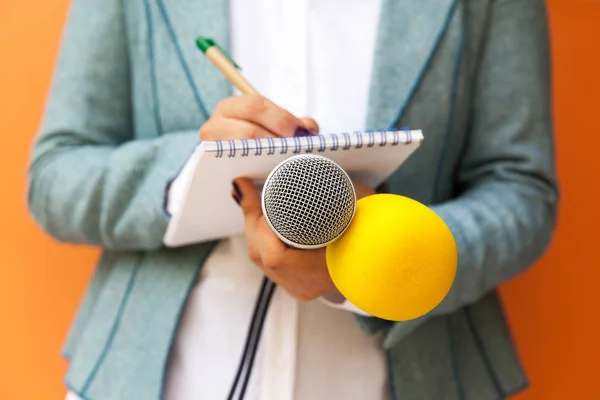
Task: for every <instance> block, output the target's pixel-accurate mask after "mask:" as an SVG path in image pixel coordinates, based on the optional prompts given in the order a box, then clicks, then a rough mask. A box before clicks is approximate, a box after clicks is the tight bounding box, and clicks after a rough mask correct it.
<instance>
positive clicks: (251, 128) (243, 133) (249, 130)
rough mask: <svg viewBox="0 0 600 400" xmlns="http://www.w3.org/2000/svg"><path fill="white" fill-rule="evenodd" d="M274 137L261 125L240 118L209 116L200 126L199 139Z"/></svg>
mask: <svg viewBox="0 0 600 400" xmlns="http://www.w3.org/2000/svg"><path fill="white" fill-rule="evenodd" d="M265 137H276V136H275V135H274V134H272V133H271V132H269V131H268V130H266V129H264V128H263V127H261V126H259V125H256V124H253V123H251V122H248V121H244V120H241V119H232V118H218V117H217V118H211V119H209V120H208V121H206V123H205V124H204V125H202V128H200V140H201V141H209V140H223V139H225V138H226V139H227V140H237V139H254V138H265Z"/></svg>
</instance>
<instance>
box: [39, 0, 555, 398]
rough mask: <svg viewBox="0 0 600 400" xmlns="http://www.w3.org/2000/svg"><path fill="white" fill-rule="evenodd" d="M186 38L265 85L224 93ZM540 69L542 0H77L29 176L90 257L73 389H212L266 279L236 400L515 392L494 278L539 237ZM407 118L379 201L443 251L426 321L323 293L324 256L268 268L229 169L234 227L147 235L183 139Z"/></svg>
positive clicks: (542, 170)
mask: <svg viewBox="0 0 600 400" xmlns="http://www.w3.org/2000/svg"><path fill="white" fill-rule="evenodd" d="M198 34H202V35H206V36H210V37H213V38H215V39H216V41H217V42H218V43H221V44H227V47H229V48H230V50H231V53H232V56H233V58H234V59H235V60H236V61H237V62H238V63H239V64H240V65H241V66H242V67H243V68H244V74H245V76H246V77H247V78H248V79H249V80H250V82H252V83H253V84H254V85H255V86H256V87H257V88H258V89H259V91H260V92H261V93H262V94H264V95H265V97H264V98H263V97H261V96H236V95H232V94H233V93H232V91H231V87H230V85H229V84H228V82H227V81H226V80H225V79H224V78H223V77H222V76H221V75H220V74H219V72H218V71H217V70H216V69H215V68H214V67H213V66H212V65H211V64H210V62H208V61H207V60H205V59H204V58H203V57H202V54H201V53H199V52H198V51H197V49H195V48H194V39H195V37H196V36H197V35H198ZM548 63H549V49H548V38H547V25H546V14H545V6H544V2H543V1H542V0H532V1H527V2H524V1H520V0H503V1H494V2H492V1H490V2H485V1H480V0H463V1H461V0H432V1H427V2H423V1H412V2H394V1H382V2H381V3H379V2H378V1H369V2H365V1H361V0H352V1H348V0H345V1H343V2H341V1H335V0H319V1H314V2H308V1H300V0H298V1H289V0H286V1H283V0H263V1H254V2H248V1H244V0H232V1H230V2H225V1H222V0H199V1H191V0H181V1H179V2H168V1H165V0H139V1H128V2H122V1H118V0H104V1H99V0H75V1H74V2H73V5H72V10H71V13H70V16H69V19H68V23H67V27H66V32H65V36H64V39H63V44H62V50H61V54H60V57H59V62H58V66H57V69H56V75H55V77H54V82H53V87H52V91H51V93H50V96H49V99H48V105H47V109H46V113H45V117H44V121H43V124H42V127H41V131H40V134H39V136H38V138H37V139H36V142H35V147H34V151H33V157H32V163H31V168H30V189H29V204H30V208H31V211H32V213H33V215H34V216H35V218H36V220H37V221H38V222H39V224H40V225H41V226H42V227H43V228H44V229H45V230H46V231H47V232H49V234H51V235H53V236H54V237H56V238H57V239H59V240H62V241H66V242H70V243H86V244H92V245H96V246H99V247H101V248H102V249H103V254H102V257H101V259H100V261H99V263H98V267H97V269H96V272H95V275H94V277H93V279H92V281H91V283H90V286H89V289H88V291H87V293H86V295H85V298H84V299H83V301H82V303H81V306H80V309H79V312H78V315H77V318H76V319H75V322H74V324H73V327H72V329H71V332H70V335H69V338H68V341H67V345H66V348H65V355H66V357H67V358H68V359H69V360H70V368H69V371H68V374H67V377H66V382H67V385H68V387H69V390H70V396H72V397H73V398H77V397H79V398H83V399H94V400H102V399H155V398H165V399H168V400H176V399H192V398H209V399H212V398H215V399H220V398H226V396H227V394H228V392H229V388H230V386H231V382H232V380H233V377H234V374H235V370H236V367H237V363H238V358H239V356H240V353H241V350H242V347H243V341H244V335H245V331H246V329H247V324H248V321H249V318H250V314H251V308H252V303H253V301H254V298H255V296H256V292H257V290H258V286H259V282H260V277H261V275H262V274H263V273H265V274H266V275H268V276H269V277H270V278H271V279H272V280H273V281H275V282H276V283H277V284H278V290H277V291H276V292H275V296H274V299H273V304H272V306H271V309H270V310H269V315H268V318H267V322H266V324H267V326H266V327H265V330H266V331H265V332H264V334H265V336H264V337H263V338H262V341H261V345H260V348H259V352H258V357H257V360H256V366H255V368H254V373H253V375H252V377H251V382H250V386H249V388H248V392H247V394H246V398H247V399H261V400H263V399H278V400H280V399H288V398H289V399H292V398H294V399H331V398H345V399H364V398H369V399H383V398H386V397H391V398H398V399H419V400H421V399H432V400H433V399H435V400H437V399H477V400H486V399H497V398H505V397H507V396H510V395H512V394H513V393H515V392H517V391H519V390H522V389H523V388H524V387H525V386H526V382H527V380H526V377H525V374H524V372H523V371H522V369H521V367H520V364H519V361H518V356H517V354H516V351H515V349H514V346H513V344H512V341H511V338H510V333H509V330H508V328H507V324H506V321H505V319H504V316H503V313H502V308H501V305H500V302H499V299H498V296H497V294H496V290H495V288H496V287H497V286H498V285H499V284H500V283H502V282H504V281H506V280H508V279H511V278H512V277H514V276H516V275H518V274H520V273H522V272H523V271H525V270H526V269H528V268H529V267H530V266H531V265H532V264H533V263H534V262H535V261H536V259H537V258H538V257H540V256H541V255H542V254H543V252H544V251H545V249H546V247H547V245H548V243H549V242H550V239H551V237H552V233H553V229H554V224H555V218H556V209H557V203H558V190H557V183H556V177H555V171H554V159H553V157H554V155H553V139H552V123H551V110H550V84H549V78H550V77H549V67H548ZM267 98H268V99H269V100H267ZM304 116H310V118H305V117H304ZM401 126H411V127H416V128H418V129H422V130H423V133H424V135H425V138H426V140H425V141H424V143H423V145H422V146H421V148H420V149H419V151H418V152H417V153H415V154H414V155H413V156H412V157H411V158H410V160H409V161H408V162H407V163H406V164H405V165H403V166H402V167H401V168H400V169H399V170H398V171H397V172H396V173H395V174H394V175H393V176H392V177H391V178H390V179H389V180H388V181H387V182H386V184H385V187H386V190H388V191H389V192H392V193H398V194H402V195H405V196H409V197H412V198H414V199H417V200H419V201H421V202H423V203H426V204H428V205H430V206H431V208H432V209H433V210H434V211H435V212H436V213H438V215H440V216H441V217H442V218H443V219H444V221H445V222H446V224H447V225H448V226H449V227H450V229H451V230H452V233H453V235H454V237H455V239H456V242H457V246H458V251H459V267H458V273H457V277H456V280H455V282H454V286H453V288H452V290H451V292H450V293H449V294H448V296H447V298H446V299H445V300H444V301H443V302H442V304H440V305H439V306H438V307H437V308H436V309H435V310H433V311H432V312H431V313H429V314H428V315H426V316H424V317H422V318H419V319H417V320H413V321H409V322H399V323H392V322H389V321H384V320H380V319H378V318H374V317H371V316H369V315H366V314H365V313H363V312H361V311H360V310H358V309H356V308H354V307H353V306H352V305H351V304H347V303H344V302H342V303H341V304H334V303H332V302H327V301H325V300H324V298H332V297H335V295H336V292H335V288H334V287H333V285H332V283H331V280H330V279H329V276H328V275H327V272H326V268H325V262H324V257H323V253H322V251H296V250H291V249H290V250H289V252H288V253H285V257H282V254H283V253H282V252H283V251H284V250H282V249H283V246H281V244H280V243H279V242H278V241H276V240H273V237H270V236H269V234H268V232H267V231H265V230H260V229H256V227H257V226H258V225H257V224H258V223H259V221H260V219H261V217H262V216H261V215H260V210H259V209H258V208H257V207H256V204H257V203H256V201H257V199H258V193H257V192H256V190H255V189H254V188H253V187H252V185H249V184H248V182H247V181H245V180H244V179H240V180H238V181H236V184H235V185H233V186H232V194H233V195H234V197H235V199H236V201H238V202H239V203H240V206H241V211H240V212H244V214H245V217H246V234H245V235H243V236H241V237H233V238H223V240H221V241H219V242H218V243H198V244H196V245H193V246H188V247H185V248H180V249H167V248H165V247H164V246H163V245H162V238H163V235H164V232H165V229H166V227H167V224H168V222H169V221H168V215H167V217H165V209H164V208H163V207H164V206H165V205H166V211H169V210H172V209H173V208H174V207H177V203H178V198H179V197H178V195H177V187H178V185H179V182H181V180H180V179H179V177H180V176H181V175H180V174H179V172H180V171H181V170H182V168H183V170H184V171H185V168H184V165H185V162H186V159H187V157H188V156H189V154H190V153H191V152H192V151H193V148H194V146H195V145H196V144H197V142H198V139H199V135H200V139H202V140H213V139H234V138H241V137H264V136H292V135H302V134H307V132H308V131H310V130H315V131H316V130H320V131H321V132H343V131H354V130H361V129H380V128H390V129H394V128H399V127H401ZM199 128H200V129H199ZM198 130H199V131H200V134H198ZM184 173H185V172H184ZM176 176H177V178H176V179H174V180H173V178H174V177H176ZM170 182H172V184H171V183H170ZM357 186H358V187H359V188H360V193H361V195H368V194H370V193H373V191H374V188H366V187H364V186H362V185H360V182H357ZM273 255H275V256H273ZM272 256H273V257H272ZM273 259H275V260H276V262H272V260H273ZM257 267H258V268H257ZM318 298H319V299H321V300H323V301H311V300H314V299H318ZM399 306H401V305H399Z"/></svg>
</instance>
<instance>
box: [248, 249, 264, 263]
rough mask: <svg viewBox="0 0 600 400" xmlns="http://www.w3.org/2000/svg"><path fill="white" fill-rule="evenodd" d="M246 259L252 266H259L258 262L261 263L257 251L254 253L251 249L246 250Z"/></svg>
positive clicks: (254, 250)
mask: <svg viewBox="0 0 600 400" xmlns="http://www.w3.org/2000/svg"><path fill="white" fill-rule="evenodd" d="M248 257H249V258H250V260H251V261H252V262H253V263H254V264H256V265H260V261H261V259H260V255H259V254H258V251H256V249H253V248H250V249H248Z"/></svg>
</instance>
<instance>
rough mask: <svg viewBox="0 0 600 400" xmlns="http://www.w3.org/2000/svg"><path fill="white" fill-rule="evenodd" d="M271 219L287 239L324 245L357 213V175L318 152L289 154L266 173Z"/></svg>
mask: <svg viewBox="0 0 600 400" xmlns="http://www.w3.org/2000/svg"><path fill="white" fill-rule="evenodd" d="M262 210H263V215H264V217H265V220H266V221H267V224H268V225H269V227H270V228H271V230H272V231H273V233H275V235H276V236H277V237H278V238H279V239H280V240H281V241H283V242H284V243H285V244H287V245H288V246H291V247H295V248H300V249H317V248H320V247H325V246H327V245H328V244H330V243H333V242H334V241H335V240H337V239H339V238H340V237H341V236H342V235H343V234H344V232H345V231H346V229H347V228H348V226H349V225H350V223H351V222H352V219H353V218H354V213H355V211H356V193H355V190H354V185H353V184H352V180H351V179H350V177H349V176H348V174H346V171H344V170H343V169H342V168H341V167H340V166H339V165H338V164H336V163H335V162H333V161H332V160H330V159H328V158H326V157H322V156H318V155H313V154H300V155H297V156H293V157H290V158H288V159H286V160H284V161H283V162H281V163H280V164H279V165H277V166H276V167H275V168H274V169H273V170H272V171H271V173H270V174H269V176H268V177H267V179H266V181H265V184H264V186H263V191H262Z"/></svg>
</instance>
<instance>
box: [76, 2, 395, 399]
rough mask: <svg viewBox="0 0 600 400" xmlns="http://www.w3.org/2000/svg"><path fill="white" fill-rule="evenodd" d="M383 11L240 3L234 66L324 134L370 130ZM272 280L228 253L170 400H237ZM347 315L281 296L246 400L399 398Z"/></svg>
mask: <svg viewBox="0 0 600 400" xmlns="http://www.w3.org/2000/svg"><path fill="white" fill-rule="evenodd" d="M379 10H380V0H254V1H250V0H230V26H231V45H232V48H231V55H232V58H233V59H234V60H235V61H236V62H237V63H238V64H239V65H241V66H242V68H243V73H244V75H245V76H246V78H247V79H248V80H249V81H250V82H251V83H252V84H253V86H255V87H256V88H257V89H258V91H259V92H260V93H261V94H263V95H264V96H266V97H267V98H269V99H271V100H272V101H274V102H275V103H276V104H278V105H279V106H281V107H283V108H285V109H287V110H288V111H290V112H292V113H293V114H295V115H297V116H301V117H302V116H307V117H312V118H314V119H315V120H316V121H317V123H318V124H319V126H320V128H321V132H325V133H327V132H347V131H356V130H362V129H365V128H366V127H365V121H366V113H367V102H368V96H369V86H370V77H371V69H372V61H373V54H374V51H375V49H374V46H375V37H376V34H377V26H378V20H379ZM203 34H205V35H207V36H210V32H203ZM185 171H186V169H185V168H184V170H183V171H182V174H185ZM179 182H180V181H179ZM177 186H178V180H176V181H175V182H174V184H173V189H172V191H171V193H170V194H169V209H170V211H171V213H173V211H174V207H177V206H178V200H177V196H176V195H173V193H177ZM262 276H263V274H262V272H261V271H260V269H259V268H258V267H256V266H255V265H254V264H252V262H251V261H250V260H249V258H248V256H247V248H246V243H245V238H244V237H243V236H239V237H233V238H229V239H226V240H223V241H221V242H220V243H219V244H218V246H217V247H216V248H215V250H214V251H213V253H212V254H211V255H210V257H209V258H208V259H207V261H206V263H205V265H204V267H203V270H202V273H201V276H200V279H199V281H198V283H197V285H196V287H195V289H194V290H193V291H192V293H191V295H190V298H189V300H188V302H187V305H186V308H185V310H184V313H183V315H182V319H181V323H180V326H179V329H178V332H177V335H176V337H175V341H174V343H173V348H172V352H171V359H170V362H169V366H168V370H167V379H166V388H165V400H190V399H210V400H212V399H216V400H218V399H225V398H226V396H227V394H228V392H229V389H230V386H231V383H232V381H233V378H234V375H235V372H236V370H237V366H238V363H239V359H240V357H241V353H242V349H243V344H244V340H245V337H246V333H247V329H248V326H249V323H250V318H251V314H252V309H253V307H254V303H255V300H256V297H257V294H258V289H259V286H260V282H261V279H262ZM335 307H336V306H335V305H332V304H329V303H328V305H326V304H325V302H324V301H313V302H309V303H301V302H298V301H296V300H295V299H293V298H292V297H291V296H289V295H288V294H287V293H286V292H285V291H284V290H283V289H281V288H277V289H276V291H275V294H274V296H273V299H272V302H271V306H270V309H269V312H268V314H267V318H266V321H265V327H264V329H263V335H262V338H261V341H260V345H259V348H258V353H257V357H256V361H255V365H254V369H253V374H252V376H251V379H250V383H249V387H248V390H247V392H246V397H245V399H247V400H292V399H299V400H304V399H310V400H320V399H324V400H325V399H327V400H329V399H345V400H354V399H356V400H364V399H369V400H381V399H384V398H387V396H389V394H388V390H387V376H386V367H385V356H384V353H383V350H382V347H381V343H380V338H379V337H372V338H368V337H366V336H365V335H364V334H363V333H362V332H361V331H360V328H359V327H358V325H357V324H356V321H355V318H354V315H353V314H352V313H353V312H359V313H360V312H361V311H360V310H358V309H356V308H355V307H353V306H352V305H351V304H345V305H343V306H342V307H341V308H345V309H346V310H339V309H336V308H335ZM71 396H72V397H70V398H72V399H74V398H76V397H75V396H73V395H72V394H71Z"/></svg>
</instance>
